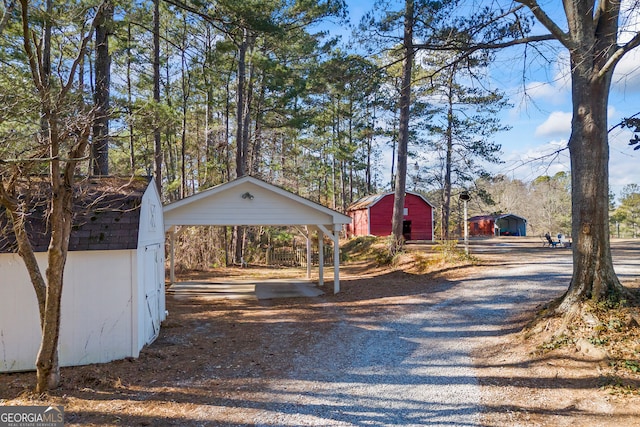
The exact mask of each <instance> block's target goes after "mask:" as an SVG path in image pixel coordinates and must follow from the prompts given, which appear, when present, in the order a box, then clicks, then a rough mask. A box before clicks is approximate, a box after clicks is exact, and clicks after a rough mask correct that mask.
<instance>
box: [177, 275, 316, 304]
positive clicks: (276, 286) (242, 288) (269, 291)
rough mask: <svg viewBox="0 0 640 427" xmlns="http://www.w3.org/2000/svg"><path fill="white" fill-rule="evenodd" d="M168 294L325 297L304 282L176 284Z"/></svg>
mask: <svg viewBox="0 0 640 427" xmlns="http://www.w3.org/2000/svg"><path fill="white" fill-rule="evenodd" d="M167 294H169V295H173V296H174V297H175V298H178V299H185V298H193V297H198V298H205V299H219V298H227V299H252V300H258V299H274V298H299V297H317V296H319V295H322V294H324V292H322V291H321V290H320V289H319V288H318V287H316V286H315V285H314V284H313V283H311V282H309V281H305V280H303V279H267V280H264V279H263V280H260V281H255V280H233V279H228V280H226V279H225V281H224V282H199V281H190V282H177V283H174V284H173V285H172V286H171V287H169V288H168V289H167Z"/></svg>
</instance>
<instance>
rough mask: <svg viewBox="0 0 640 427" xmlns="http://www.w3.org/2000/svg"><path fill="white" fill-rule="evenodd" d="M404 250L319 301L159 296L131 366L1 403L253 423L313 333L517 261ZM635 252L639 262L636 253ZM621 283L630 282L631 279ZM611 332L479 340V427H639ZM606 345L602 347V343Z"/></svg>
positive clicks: (149, 421)
mask: <svg viewBox="0 0 640 427" xmlns="http://www.w3.org/2000/svg"><path fill="white" fill-rule="evenodd" d="M413 249H416V250H418V252H419V253H420V255H419V256H418V258H417V259H418V262H416V261H415V260H416V258H415V257H414V256H408V257H401V258H399V259H397V260H396V262H397V264H396V266H395V267H392V268H389V267H381V266H377V265H375V264H371V263H367V262H366V261H363V260H359V261H353V262H352V263H350V264H349V265H346V266H345V267H344V268H343V269H342V275H341V277H342V282H341V287H342V292H341V293H340V294H338V295H335V296H334V295H330V284H329V286H327V289H326V290H325V291H326V292H327V295H325V296H323V297H319V298H298V299H285V300H269V301H251V300H205V299H198V298H194V299H186V300H184V299H181V300H177V299H174V298H171V297H168V298H167V309H168V310H169V312H170V316H169V318H168V320H167V321H166V322H165V323H164V324H163V327H162V330H161V334H160V336H159V338H158V339H157V340H156V342H154V343H153V344H152V345H150V346H149V347H147V348H145V349H144V350H143V351H142V353H141V355H140V357H139V358H138V359H126V360H120V361H115V362H112V363H109V364H103V365H90V366H82V367H74V368H64V369H63V370H62V378H63V382H62V385H61V387H60V388H59V389H57V390H54V391H53V392H51V393H50V395H48V396H43V397H38V396H33V395H32V394H31V393H30V392H29V390H32V389H33V386H34V383H35V375H34V373H20V374H0V404H3V405H17V404H45V403H47V404H61V405H64V408H65V418H66V420H65V421H66V424H65V425H70V426H73V425H83V426H87V425H88V426H92V425H94V426H98V425H100V426H103V425H130V426H134V425H160V424H161V425H194V426H195V425H220V424H223V425H247V424H251V422H252V421H251V420H253V419H254V415H255V414H256V413H257V412H258V411H262V410H265V409H268V408H272V405H273V402H272V399H273V390H272V389H271V385H270V384H271V383H272V382H273V381H283V380H284V379H286V377H287V373H288V372H290V371H291V369H292V368H293V366H292V363H293V361H294V360H296V357H297V356H299V355H300V354H306V353H308V352H309V351H312V349H313V348H314V346H315V345H316V344H317V342H318V339H319V338H318V337H321V336H323V335H326V334H327V333H328V332H329V331H332V330H334V329H335V328H337V327H338V326H339V325H338V324H339V323H340V322H341V321H342V320H343V319H358V321H360V322H361V327H367V322H366V320H367V319H374V318H376V317H377V316H380V315H381V314H391V313H398V312H400V311H402V310H403V309H404V308H405V307H407V306H408V305H410V304H411V303H412V301H413V300H414V299H415V297H416V296H419V295H422V294H425V293H429V291H430V290H431V289H433V287H435V286H437V285H438V284H441V283H442V281H452V280H458V279H462V278H465V277H473V276H474V275H479V274H482V271H483V269H491V268H498V267H500V266H501V265H504V264H505V263H507V262H519V261H518V259H523V258H521V257H509V258H508V259H509V260H511V261H509V260H507V259H506V258H505V257H504V256H503V255H502V254H501V253H498V254H496V253H495V252H487V253H482V252H481V253H478V254H477V257H478V258H479V259H480V260H481V263H482V265H477V266H474V265H468V264H465V265H450V264H439V263H438V262H437V261H435V258H434V257H433V256H431V255H429V254H430V253H431V249H432V248H431V247H430V246H426V247H414V248H413ZM508 250H509V251H519V252H518V253H519V255H521V256H526V257H528V259H531V257H538V256H542V257H545V256H549V255H550V252H549V251H548V250H545V251H541V250H540V249H539V248H538V247H537V245H536V247H533V244H531V243H529V244H524V245H523V246H522V247H509V248H508ZM632 253H635V254H636V256H637V253H638V252H637V248H636V249H634V250H633V251H632ZM425 254H426V255H425ZM212 275H215V276H216V277H224V275H228V276H236V277H251V278H256V277H258V278H259V277H271V278H272V277H300V276H301V275H304V273H303V271H302V270H295V269H293V270H292V269H279V270H278V271H273V270H268V269H263V268H257V267H253V268H249V269H224V270H216V271H213V272H193V273H190V274H189V275H188V277H187V276H185V278H188V279H190V280H194V279H206V278H207V277H211V276H212ZM626 284H631V285H638V283H637V280H636V281H635V282H631V283H626ZM532 315H533V312H527V313H518V314H517V315H514V318H513V324H514V325H516V326H518V327H517V328H515V329H516V330H521V329H522V327H524V326H525V325H526V323H527V322H528V321H529V320H530V319H531V316H532ZM625 318H626V317H625ZM615 325H616V324H615V322H613V323H611V326H612V328H611V330H610V331H603V332H602V334H601V335H599V338H600V339H601V340H603V341H602V342H599V341H597V340H594V339H589V337H590V336H589V335H585V338H584V340H576V341H567V342H563V341H562V339H559V340H558V341H557V342H555V341H545V342H540V341H539V340H536V339H532V337H531V336H527V335H526V334H524V333H522V332H515V333H508V332H505V333H503V334H497V335H492V336H488V337H487V338H486V339H485V346H484V348H483V350H482V351H481V352H478V353H477V354H475V355H474V362H475V365H476V368H477V378H478V381H479V383H480V384H481V385H482V401H481V403H482V404H483V406H484V408H485V409H484V413H483V415H482V417H483V418H482V424H483V425H491V426H503V425H554V426H555V425H599V426H620V425H640V422H639V421H637V419H638V418H637V417H638V416H640V398H639V396H638V389H639V387H638V386H639V385H640V382H639V381H640V376H639V375H638V373H637V372H634V370H633V366H634V365H633V364H634V363H636V362H637V360H638V352H637V350H638V349H636V348H635V346H636V344H640V341H638V339H639V336H638V335H637V334H636V332H637V331H638V328H637V327H636V325H634V324H633V322H632V321H631V320H629V322H628V324H627V325H626V326H627V332H622V329H621V328H618V329H619V330H618V331H616V326H615ZM554 327H555V326H554V325H552V324H550V326H549V328H550V329H553V328H554ZM510 329H513V328H510ZM629 331H631V332H629ZM615 334H618V336H617V337H614V335H615ZM345 338H347V339H348V337H345ZM605 338H607V339H609V340H610V341H609V342H606V343H605V342H604V340H605ZM614 338H615V339H614ZM625 340H627V341H628V343H629V345H626V346H620V347H618V350H615V351H614V350H613V347H610V344H611V343H612V342H613V341H616V342H622V341H625ZM545 343H546V344H547V348H545V347H544V345H545ZM605 344H606V345H605ZM541 346H542V347H541ZM621 349H624V350H621ZM623 351H626V353H624V352H623ZM270 423H271V424H274V425H275V424H277V420H276V419H275V418H274V420H273V421H271V422H270Z"/></svg>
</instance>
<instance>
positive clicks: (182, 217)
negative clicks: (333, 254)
mask: <svg viewBox="0 0 640 427" xmlns="http://www.w3.org/2000/svg"><path fill="white" fill-rule="evenodd" d="M163 213H164V223H165V229H166V230H169V229H171V228H172V227H175V226H182V225H186V226H189V225H217V226H233V225H273V226H288V225H324V226H330V227H331V228H329V230H331V229H332V228H334V226H335V225H340V226H341V225H343V224H348V223H350V222H351V218H350V217H348V216H347V215H344V214H342V213H340V212H337V211H335V210H333V209H329V208H327V207H325V206H322V205H320V204H318V203H315V202H312V201H311V200H308V199H305V198H304V197H301V196H298V195H296V194H293V193H291V192H289V191H287V190H284V189H282V188H280V187H277V186H275V185H272V184H269V183H267V182H265V181H262V180H260V179H257V178H254V177H251V176H244V177H241V178H238V179H235V180H233V181H229V182H227V183H224V184H220V185H218V186H215V187H212V188H209V189H207V190H205V191H202V192H200V193H197V194H194V195H193V196H190V197H186V198H184V199H182V200H179V201H177V202H174V203H170V204H168V205H166V206H165V207H164V208H163Z"/></svg>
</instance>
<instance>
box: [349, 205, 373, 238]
mask: <svg viewBox="0 0 640 427" xmlns="http://www.w3.org/2000/svg"><path fill="white" fill-rule="evenodd" d="M367 211H368V209H359V210H357V211H351V212H349V216H350V217H351V220H352V221H351V224H349V235H350V236H367V235H369V221H368V217H367Z"/></svg>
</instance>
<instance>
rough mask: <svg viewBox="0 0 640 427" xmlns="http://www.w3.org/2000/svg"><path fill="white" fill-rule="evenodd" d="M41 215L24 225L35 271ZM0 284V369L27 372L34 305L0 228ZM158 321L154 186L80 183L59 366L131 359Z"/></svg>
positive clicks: (35, 335)
mask: <svg viewBox="0 0 640 427" xmlns="http://www.w3.org/2000/svg"><path fill="white" fill-rule="evenodd" d="M45 218H46V216H45V212H44V205H43V206H40V207H35V208H34V209H33V211H32V217H31V219H30V222H29V227H28V228H29V229H28V232H29V235H30V238H31V241H32V244H33V245H34V249H35V250H36V252H37V254H36V255H37V259H38V261H39V263H40V266H41V268H42V269H43V271H44V269H45V268H46V250H47V243H48V240H49V233H48V231H47V226H46V225H47V224H46V219H45ZM0 224H6V218H4V215H3V214H2V212H1V211H0ZM0 281H1V282H0V372H11V371H26V370H34V369H35V359H36V355H37V352H38V348H39V345H40V337H41V334H40V326H39V317H38V308H37V301H36V297H35V292H34V290H33V286H32V285H31V282H30V280H29V276H28V275H27V270H26V268H25V266H24V263H23V261H22V259H21V258H20V257H19V256H18V255H17V254H16V253H15V238H14V236H13V234H12V232H11V231H9V230H8V229H7V227H2V231H0ZM164 318H165V300H164V223H163V217H162V204H161V201H160V197H159V195H158V191H157V190H156V187H155V185H153V184H151V185H149V181H148V180H147V179H143V178H134V179H120V178H101V179H94V180H89V181H85V182H82V183H81V184H79V185H78V188H77V198H76V203H75V208H74V223H73V230H72V233H71V238H70V243H69V253H68V258H67V264H66V267H65V276H64V288H63V293H62V313H61V326H60V339H59V357H60V365H61V366H75V365H86V364H91V363H105V362H109V361H112V360H116V359H122V358H125V357H138V355H139V353H140V350H141V349H142V347H143V346H145V345H146V344H149V343H151V342H153V341H154V340H155V339H156V337H157V336H158V333H159V331H160V323H161V321H162V320H164Z"/></svg>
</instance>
